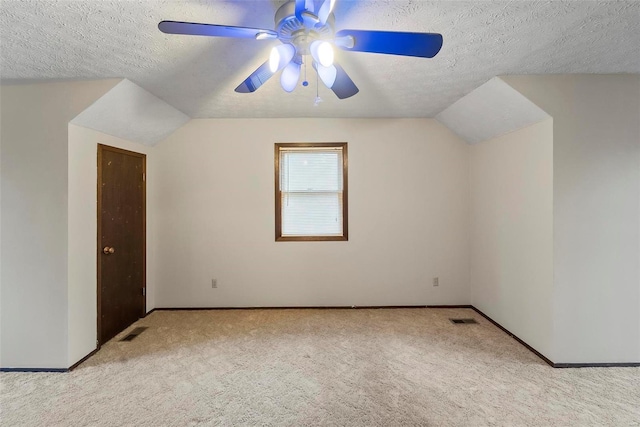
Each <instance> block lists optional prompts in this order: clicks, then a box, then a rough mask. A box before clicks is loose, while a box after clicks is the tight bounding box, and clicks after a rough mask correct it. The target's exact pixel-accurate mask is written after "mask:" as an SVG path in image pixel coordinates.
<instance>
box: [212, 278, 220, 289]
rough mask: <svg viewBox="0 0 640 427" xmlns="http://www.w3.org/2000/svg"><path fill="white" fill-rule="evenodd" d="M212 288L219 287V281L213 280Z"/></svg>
mask: <svg viewBox="0 0 640 427" xmlns="http://www.w3.org/2000/svg"><path fill="white" fill-rule="evenodd" d="M211 287H212V288H213V289H216V288H217V287H218V279H211Z"/></svg>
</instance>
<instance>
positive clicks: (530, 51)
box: [0, 0, 640, 117]
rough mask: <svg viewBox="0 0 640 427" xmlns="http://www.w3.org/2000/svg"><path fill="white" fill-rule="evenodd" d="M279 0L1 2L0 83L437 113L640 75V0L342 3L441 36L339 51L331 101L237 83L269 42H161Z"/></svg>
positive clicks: (216, 104)
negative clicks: (418, 48)
mask: <svg viewBox="0 0 640 427" xmlns="http://www.w3.org/2000/svg"><path fill="white" fill-rule="evenodd" d="M282 3H283V2H282V1H270V0H264V1H244V0H237V1H218V0H186V1H175V0H128V1H116V0H92V1H75V0H62V1H50V0H35V1H34V0H11V1H2V2H0V40H1V42H2V49H1V50H0V64H1V68H0V78H1V79H2V82H3V83H21V82H27V81H34V80H37V81H41V80H48V79H56V80H59V79H100V78H106V77H109V78H111V77H118V78H127V79H129V80H131V81H132V82H134V83H136V84H138V85H139V86H141V87H142V88H144V89H146V90H148V91H149V92H151V93H152V94H154V95H155V96H158V97H159V98H161V99H163V100H165V101H166V102H168V103H169V104H171V105H172V106H174V107H175V108H177V109H179V110H180V111H182V112H184V113H186V114H187V115H189V116H191V117H433V116H435V115H436V114H438V113H439V112H441V111H442V110H444V109H445V108H446V107H448V106H449V105H451V104H452V103H454V102H455V101H457V100H458V99H460V98H461V97H462V96H464V95H466V94H467V93H469V92H471V91H472V90H473V89H475V88H477V87H478V86H480V85H481V84H483V83H485V82H487V81H488V80H489V79H491V78H492V77H494V76H496V75H508V74H548V73H638V72H640V2H637V1H615V2H601V1H561V0H558V1H538V0H535V1H529V0H524V1H495V0H493V1H417V0H414V1H402V0H400V1H397V0H385V1H382V0H380V1H373V0H366V1H365V0H359V1H352V0H337V5H336V8H335V15H336V28H337V29H342V28H354V29H380V30H391V31H393V30H395V31H425V32H439V33H442V34H443V36H444V47H443V49H442V51H441V53H440V54H439V55H438V56H437V57H436V58H434V59H419V58H407V57H396V56H386V55H374V54H367V53H356V52H351V53H346V52H340V54H339V57H338V59H339V61H340V62H341V64H342V65H343V66H344V68H345V69H346V70H347V72H348V73H349V74H350V75H351V77H352V78H353V79H354V81H355V82H356V84H357V85H358V86H359V87H360V89H361V91H360V93H359V94H358V95H356V96H355V97H353V98H351V99H348V100H344V101H339V100H338V99H337V98H336V97H335V96H334V95H333V93H331V92H329V91H328V90H327V89H326V88H324V87H320V89H319V91H320V96H321V97H322V98H323V99H324V102H322V103H321V104H320V105H319V106H317V107H314V105H313V100H314V98H315V96H316V93H315V92H316V82H315V78H314V76H315V74H314V73H313V72H312V71H311V70H308V71H309V72H308V74H309V81H310V82H311V84H310V85H309V86H308V87H307V88H303V87H298V89H296V91H295V92H294V93H292V94H287V93H285V92H284V91H283V90H282V89H281V88H280V86H279V83H278V79H277V78H276V79H271V80H270V81H269V82H267V83H266V84H265V85H264V86H263V87H262V88H261V89H260V90H259V91H258V92H256V93H254V94H237V93H235V92H234V91H233V89H234V88H235V87H236V86H237V85H238V84H239V83H240V82H241V81H242V80H244V78H245V77H246V76H247V75H248V74H250V73H251V72H252V71H253V70H254V69H256V68H257V67H258V66H259V65H260V64H262V63H263V62H264V61H265V60H266V58H267V57H268V52H269V50H270V49H271V47H272V46H274V45H275V44H277V43H278V42H277V41H260V42H259V41H254V40H247V39H242V40H239V39H226V38H207V37H190V36H176V35H166V34H163V33H161V32H160V31H158V29H157V24H158V22H159V21H161V20H163V19H170V20H181V21H196V22H205V23H218V24H226V25H243V26H255V27H261V28H273V13H274V11H275V10H276V9H277V8H278V7H279V6H280V5H281V4H282Z"/></svg>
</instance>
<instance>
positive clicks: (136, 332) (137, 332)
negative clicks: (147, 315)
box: [120, 326, 148, 341]
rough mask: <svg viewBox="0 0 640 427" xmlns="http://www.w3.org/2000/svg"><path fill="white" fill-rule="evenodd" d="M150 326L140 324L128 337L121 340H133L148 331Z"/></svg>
mask: <svg viewBox="0 0 640 427" xmlns="http://www.w3.org/2000/svg"><path fill="white" fill-rule="evenodd" d="M147 329H148V328H147V327H146V326H139V327H137V328H135V329H134V330H133V331H131V332H130V333H129V335H127V336H126V337H124V338H122V339H121V340H120V341H133V340H134V338H135V337H137V336H138V335H140V334H141V333H143V332H144V331H146V330H147Z"/></svg>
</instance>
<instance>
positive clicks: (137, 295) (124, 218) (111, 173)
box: [97, 145, 146, 345]
mask: <svg viewBox="0 0 640 427" xmlns="http://www.w3.org/2000/svg"><path fill="white" fill-rule="evenodd" d="M145 181H146V156H145V155H144V154H139V153H134V152H131V151H126V150H121V149H118V148H113V147H109V146H106V145H98V248H97V249H98V345H102V344H104V343H106V342H107V341H109V340H110V339H111V338H113V337H114V336H115V335H117V334H118V333H119V332H121V331H123V330H124V329H125V328H126V327H127V326H129V325H131V324H132V323H133V322H135V321H136V320H138V319H139V318H140V317H143V316H144V315H145V313H146V297H145V294H146V292H145V291H146V284H145V275H146V272H145V270H146V256H145V253H146V248H145V246H146V243H145V240H146V236H145V229H146V220H145V218H146V206H145V205H146V203H145V201H146V182H145Z"/></svg>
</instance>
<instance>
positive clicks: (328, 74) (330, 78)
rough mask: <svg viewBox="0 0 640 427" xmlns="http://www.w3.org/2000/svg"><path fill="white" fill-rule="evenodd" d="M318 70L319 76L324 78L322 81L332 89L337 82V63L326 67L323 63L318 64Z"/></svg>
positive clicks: (321, 78)
mask: <svg viewBox="0 0 640 427" xmlns="http://www.w3.org/2000/svg"><path fill="white" fill-rule="evenodd" d="M315 68H316V72H317V73H318V77H320V80H322V83H324V85H325V86H326V87H328V88H329V89H331V88H332V87H333V85H334V83H335V82H336V77H337V76H338V70H337V68H336V67H335V65H332V66H330V67H325V66H323V65H321V64H316V67H315Z"/></svg>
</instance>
